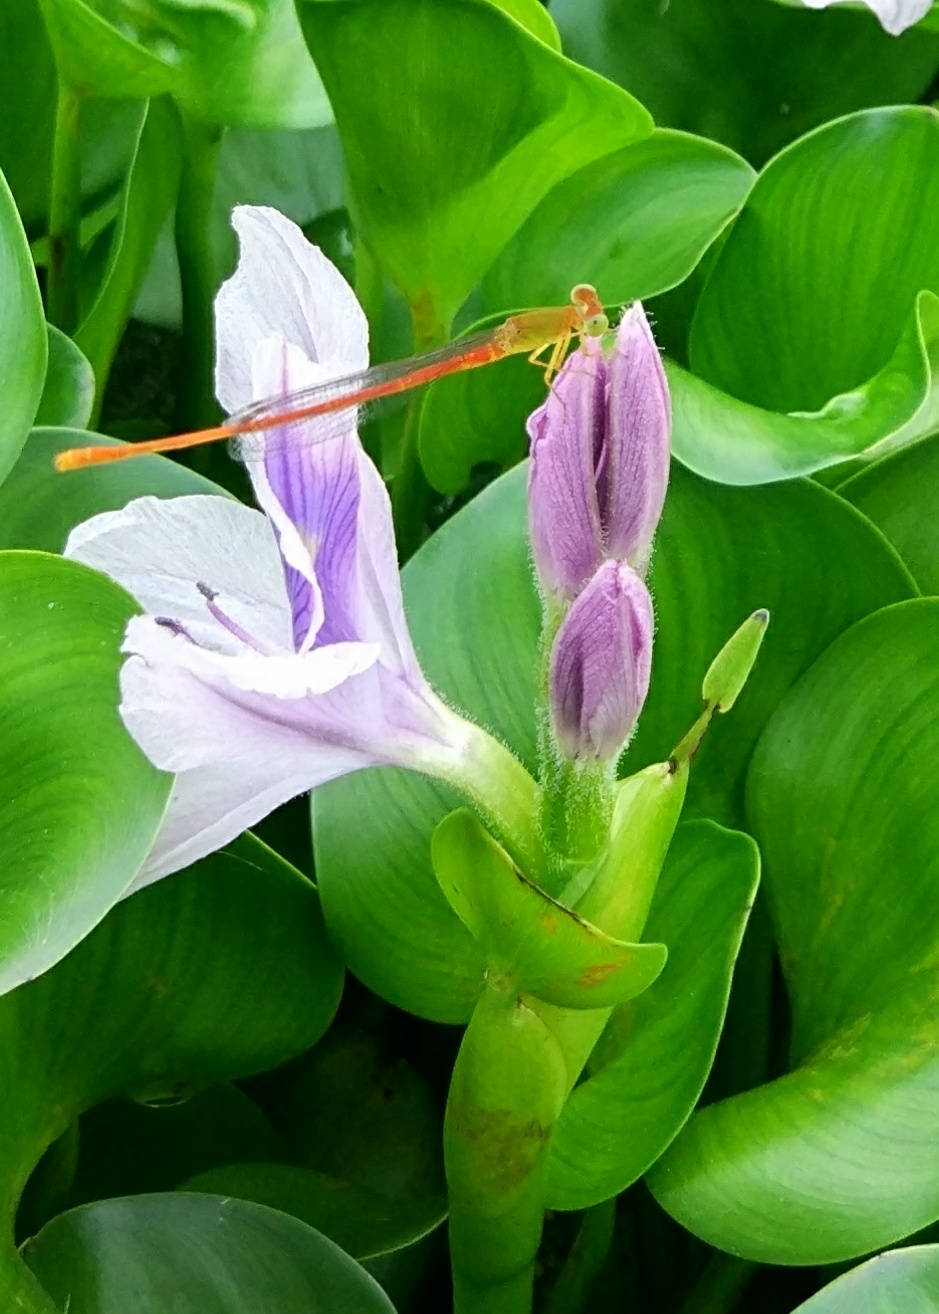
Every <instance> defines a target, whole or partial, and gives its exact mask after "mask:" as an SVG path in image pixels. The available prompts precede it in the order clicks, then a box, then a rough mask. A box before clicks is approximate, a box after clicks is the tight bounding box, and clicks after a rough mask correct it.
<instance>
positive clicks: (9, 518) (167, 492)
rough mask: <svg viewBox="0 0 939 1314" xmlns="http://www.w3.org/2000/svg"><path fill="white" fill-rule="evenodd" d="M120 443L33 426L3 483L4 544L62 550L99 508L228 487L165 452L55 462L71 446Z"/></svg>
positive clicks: (0, 537)
mask: <svg viewBox="0 0 939 1314" xmlns="http://www.w3.org/2000/svg"><path fill="white" fill-rule="evenodd" d="M87 443H102V444H104V445H106V446H110V445H111V444H112V443H113V444H114V445H115V446H117V445H119V444H118V442H117V439H116V438H105V437H103V436H102V435H101V434H96V433H87V432H85V431H84V430H83V429H34V430H33V432H32V433H31V434H30V436H29V441H28V442H27V444H26V446H25V447H24V448H23V453H22V455H21V456H20V459H19V461H18V462H17V463H16V465H15V466H14V468H13V472H12V473H11V475H10V477H9V479H8V480H7V481H6V483H5V484H4V485H3V486H2V487H0V548H36V549H39V550H40V551H43V552H61V551H62V549H63V548H64V547H65V540H66V539H67V538H68V536H69V534H70V532H71V531H72V530H73V529H74V528H75V526H76V525H79V524H81V522H82V521H83V520H88V519H90V517H91V516H94V515H97V514H98V512H99V511H118V510H120V508H121V507H123V506H126V505H127V503H128V502H130V501H131V500H132V499H133V498H135V497H144V496H146V495H148V494H152V495H153V496H154V497H182V496H183V495H184V494H187V493H216V494H219V495H222V496H224V489H222V488H219V487H218V485H217V484H213V483H210V482H209V480H208V479H203V478H202V476H201V475H197V474H194V473H193V471H192V470H187V469H186V467H185V466H184V465H179V464H178V463H177V462H176V461H170V460H168V459H167V458H166V457H163V456H138V457H135V458H134V460H132V461H117V462H115V463H114V464H113V465H103V466H98V467H89V468H88V469H85V470H73V471H70V472H69V473H68V474H60V473H59V472H58V471H57V470H55V469H54V468H53V465H52V460H53V457H54V456H55V454H56V453H57V452H60V451H62V450H63V448H66V447H80V446H82V445H84V444H87Z"/></svg>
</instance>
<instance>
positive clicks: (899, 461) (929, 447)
mask: <svg viewBox="0 0 939 1314" xmlns="http://www.w3.org/2000/svg"><path fill="white" fill-rule="evenodd" d="M937 491H939V438H930V439H928V440H927V441H926V442H923V443H918V444H917V445H916V446H915V447H913V448H911V449H910V450H909V451H906V452H897V453H896V454H895V455H893V456H891V457H889V458H888V459H887V460H886V461H879V462H878V463H877V464H876V465H874V466H871V468H870V469H869V470H862V471H861V473H860V474H858V475H855V476H853V478H851V479H849V480H848V481H847V483H844V484H841V485H839V487H838V492H839V494H840V495H841V496H842V497H844V498H847V500H848V501H849V502H852V503H853V504H854V506H856V507H857V508H858V510H859V511H863V513H864V514H865V515H866V516H867V518H868V519H869V520H872V521H873V522H874V524H875V525H876V526H877V527H878V529H880V530H881V532H882V533H883V534H884V535H885V536H886V537H887V538H888V539H889V540H890V542H891V543H892V544H893V546H894V547H895V548H896V549H897V551H898V552H899V553H900V556H901V557H902V558H903V560H904V561H905V562H906V565H907V566H908V567H909V569H910V571H911V572H912V574H913V577H914V579H915V580H916V582H917V584H918V585H919V587H920V590H921V591H922V592H923V593H939V520H937V518H936V514H935V506H936V494H937Z"/></svg>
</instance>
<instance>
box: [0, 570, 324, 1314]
mask: <svg viewBox="0 0 939 1314" xmlns="http://www.w3.org/2000/svg"><path fill="white" fill-rule="evenodd" d="M65 564H71V563H65ZM341 983H342V969H341V967H340V965H339V963H338V962H337V961H336V958H335V955H334V954H333V952H332V950H331V948H330V945H329V942H328V940H327V939H326V937H325V934H324V930H323V923H322V918H321V915H320V911H319V904H318V900H317V897H316V893H315V891H314V890H313V887H312V886H311V885H310V884H309V883H308V882H307V881H306V880H305V879H304V878H303V877H302V876H301V875H300V874H299V873H298V872H297V871H295V870H294V869H293V868H292V867H290V866H289V865H288V864H287V863H285V862H284V861H283V859H281V858H278V857H277V855H276V854H274V853H272V852H271V850H270V849H268V848H266V846H265V845H263V844H261V843H260V841H258V840H256V839H254V838H253V837H252V836H250V835H247V836H243V837H242V838H241V839H240V840H238V841H237V842H236V843H235V844H234V845H232V846H231V847H229V848H228V849H225V850H223V851H222V852H220V853H218V854H215V855H214V856H213V857H211V858H207V859H205V860H204V861H203V862H201V863H198V864H197V865H196V866H195V867H192V868H190V869H189V870H188V871H186V872H184V873H180V874H179V875H176V876H173V877H171V878H168V879H166V880H163V881H158V882H157V883H156V884H154V885H152V886H150V887H149V888H147V889H145V890H143V891H142V892H141V893H139V894H135V895H134V896H133V898H131V899H128V900H126V901H125V902H123V903H121V904H120V905H119V906H118V907H117V908H115V909H113V910H112V912H111V913H110V915H109V916H108V917H107V919H106V920H105V921H104V923H103V924H102V925H101V926H99V927H98V928H97V929H96V930H95V931H94V932H93V934H92V935H90V936H89V937H88V938H87V939H86V940H84V941H83V942H82V944H80V945H79V946H78V947H77V948H76V949H75V950H74V951H73V952H72V953H71V954H69V955H68V957H67V958H65V959H64V960H63V961H62V962H60V963H58V964H57V965H56V966H55V967H54V968H53V969H52V971H50V972H47V973H46V975H45V976H42V977H40V978H39V979H38V980H36V981H32V982H30V983H28V984H26V985H23V986H21V987H20V989H18V990H15V991H13V992H12V993H11V994H9V995H7V996H5V998H3V999H2V1000H0V1045H2V1050H3V1053H4V1054H5V1055H6V1056H7V1059H6V1062H5V1063H4V1066H3V1070H2V1074H0V1091H2V1098H3V1109H4V1117H3V1120H2V1123H0V1192H2V1195H0V1208H2V1213H3V1225H4V1226H5V1227H7V1228H8V1229H9V1228H11V1227H12V1219H13V1211H14V1208H15V1205H16V1200H17V1197H18V1195H19V1193H20V1190H21V1189H22V1186H23V1184H24V1183H25V1181H26V1179H27V1177H28V1176H29V1174H30V1172H31V1171H32V1168H33V1167H34V1165H35V1163H36V1162H37V1161H38V1159H39V1158H40V1156H41V1154H42V1153H43V1151H44V1150H45V1148H46V1147H47V1146H48V1145H49V1144H50V1143H51V1142H52V1141H53V1140H55V1139H56V1138H57V1137H58V1136H59V1135H61V1133H62V1132H63V1131H64V1130H65V1129H66V1128H67V1127H68V1126H70V1124H71V1123H72V1122H73V1121H74V1120H75V1118H76V1117H77V1116H78V1114H79V1113H81V1111H82V1110H83V1109H87V1108H90V1107H91V1106H92V1105H95V1104H97V1103H100V1102H101V1101H102V1100H105V1099H110V1098H112V1097H114V1096H115V1095H118V1094H128V1095H131V1096H133V1097H134V1098H137V1099H143V1100H165V1099H167V1098H172V1097H175V1098H179V1097H181V1096H185V1095H187V1094H190V1093H192V1092H193V1091H194V1090H197V1089H198V1088H199V1087H200V1086H203V1085H207V1084H209V1083H212V1082H217V1081H222V1080H227V1079H231V1078H233V1077H236V1076H246V1075H248V1074H249V1073H252V1072H256V1071H260V1070H263V1069H264V1068H268V1067H271V1066H273V1065H274V1064H278V1063H282V1062H284V1061H285V1060H287V1059H288V1058H292V1057H293V1056H294V1055H296V1054H298V1053H300V1052H302V1051H303V1050H305V1049H307V1048H308V1047H309V1046H310V1045H312V1044H314V1043H315V1041H316V1040H317V1039H318V1038H319V1036H320V1035H322V1033H323V1031H324V1030H325V1029H326V1027H327V1026H328V1024H329V1022H330V1020H331V1018H332V1016H333V1014H334V1012H335V1009H336V1006H337V1003H338V998H339V992H340V989H341ZM22 1282H23V1277H22V1266H21V1265H20V1264H19V1263H18V1261H15V1257H14V1256H13V1254H12V1251H10V1252H7V1251H6V1250H4V1251H3V1253H2V1254H0V1299H2V1298H4V1297H6V1299H7V1302H9V1299H10V1293H11V1292H15V1291H16V1290H17V1284H20V1285H21V1284H22ZM3 1307H4V1308H9V1303H6V1304H4V1306H3ZM26 1308H27V1309H30V1308H32V1307H31V1306H29V1305H27V1306H26Z"/></svg>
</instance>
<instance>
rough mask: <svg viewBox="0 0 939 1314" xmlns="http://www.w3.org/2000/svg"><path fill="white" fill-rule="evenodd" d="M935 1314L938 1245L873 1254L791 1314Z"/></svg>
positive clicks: (938, 1288) (938, 1287)
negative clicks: (865, 1261) (872, 1257)
mask: <svg viewBox="0 0 939 1314" xmlns="http://www.w3.org/2000/svg"><path fill="white" fill-rule="evenodd" d="M901 1310H902V1312H903V1314H936V1310H939V1246H935V1245H932V1246H909V1247H908V1248H907V1249H905V1250H891V1251H888V1252H887V1253H886V1254H885V1255H877V1256H876V1257H875V1258H874V1259H869V1260H868V1261H867V1263H866V1264H861V1265H860V1266H859V1267H858V1268H854V1269H852V1270H851V1272H850V1273H844V1274H842V1276H841V1277H839V1278H836V1279H835V1281H834V1282H831V1283H829V1285H828V1286H827V1287H823V1288H822V1290H821V1291H820V1292H818V1294H817V1295H815V1296H813V1297H812V1299H811V1300H807V1301H806V1302H805V1304H804V1305H800V1306H799V1308H798V1309H797V1310H794V1311H793V1314H899V1311H901Z"/></svg>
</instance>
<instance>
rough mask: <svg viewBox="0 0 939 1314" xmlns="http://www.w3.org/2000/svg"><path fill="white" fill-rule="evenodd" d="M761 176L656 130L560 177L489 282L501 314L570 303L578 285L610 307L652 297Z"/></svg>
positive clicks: (682, 273) (678, 275)
mask: <svg viewBox="0 0 939 1314" xmlns="http://www.w3.org/2000/svg"><path fill="white" fill-rule="evenodd" d="M755 177H756V175H755V174H754V172H753V170H752V169H751V168H750V166H749V165H748V164H747V163H746V161H745V160H742V159H741V158H740V156H739V155H735V154H734V153H733V151H729V150H727V149H726V147H723V146H719V145H717V144H716V143H715V142H712V141H707V140H706V139H705V138H703V137H692V136H690V135H689V134H687V133H683V132H673V131H670V130H667V129H661V128H659V129H657V130H656V131H655V132H653V133H652V135H651V136H650V137H647V138H646V139H645V140H644V141H640V142H637V143H636V144H635V145H633V146H627V147H625V148H624V149H623V150H619V151H613V152H612V153H611V154H609V155H605V156H604V157H603V158H602V159H599V160H595V161H593V162H592V163H590V164H588V165H586V166H585V167H584V168H583V169H579V170H578V171H577V173H575V174H573V175H572V176H571V177H570V178H567V179H566V180H565V181H564V182H562V183H559V184H558V186H557V187H555V188H554V189H553V190H552V191H551V192H549V193H548V195H547V196H546V197H545V199H544V200H543V201H542V203H541V204H540V205H539V206H538V208H537V209H536V210H535V212H534V213H533V214H532V215H531V217H530V218H529V219H528V221H527V222H526V223H525V224H524V225H523V226H522V228H521V230H520V231H519V232H518V233H517V234H516V236H515V237H514V238H513V239H512V241H511V242H509V244H508V246H506V248H505V250H504V251H503V252H502V254H501V255H500V256H499V258H498V259H497V260H496V262H495V264H494V265H493V267H492V268H491V269H490V271H489V273H488V274H487V275H486V277H485V279H484V280H483V296H484V298H485V303H486V305H487V307H489V308H491V309H492V310H494V311H495V310H502V309H505V308H515V307H519V306H553V305H564V303H565V302H566V301H567V298H568V297H569V295H570V291H571V288H572V287H573V286H574V285H575V283H593V284H594V285H595V286H596V287H597V288H598V289H599V292H600V296H601V298H602V299H603V300H604V301H605V302H606V303H607V304H608V305H612V304H615V303H616V302H625V301H633V300H635V299H636V298H637V297H638V298H642V297H651V296H655V295H657V294H658V293H660V292H664V291H666V290H667V289H668V288H670V287H674V286H675V284H676V283H680V282H681V281H682V279H684V278H686V277H687V276H688V274H690V272H691V270H692V269H693V268H694V267H695V265H696V264H697V263H698V261H699V260H700V259H701V256H702V255H703V254H704V252H705V251H706V250H707V248H708V247H709V246H710V245H711V243H712V242H713V241H714V240H715V238H717V237H718V236H719V235H720V234H721V232H722V231H723V230H724V228H726V226H727V225H728V224H729V223H730V222H731V220H732V219H733V218H734V216H735V215H736V214H737V212H738V211H739V209H740V207H741V206H742V205H743V203H744V201H745V200H746V196H747V193H748V192H749V190H750V188H751V186H752V185H753V180H754V178H755Z"/></svg>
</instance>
